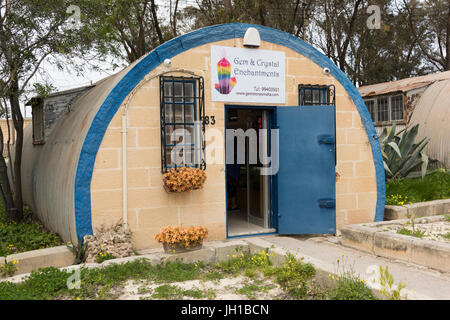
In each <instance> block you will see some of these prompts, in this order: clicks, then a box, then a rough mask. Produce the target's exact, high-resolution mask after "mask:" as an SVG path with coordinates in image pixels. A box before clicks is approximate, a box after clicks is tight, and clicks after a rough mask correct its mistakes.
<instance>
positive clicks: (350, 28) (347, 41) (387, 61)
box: [312, 0, 433, 85]
mask: <svg viewBox="0 0 450 320" xmlns="http://www.w3.org/2000/svg"><path fill="white" fill-rule="evenodd" d="M369 5H377V6H378V8H379V9H380V18H381V19H380V26H379V28H369V27H368V25H367V21H368V19H369V17H370V13H368V12H367V9H368V8H369ZM316 8H317V9H316V12H315V14H314V20H313V25H314V26H315V27H316V29H315V30H316V37H313V38H312V42H313V44H314V45H315V46H316V47H318V48H320V49H321V50H322V51H323V52H324V53H325V54H326V55H327V56H328V57H329V58H330V59H331V60H332V61H333V62H334V63H335V64H336V65H337V66H338V67H339V68H340V69H341V70H342V71H343V72H345V73H346V74H347V75H348V76H349V78H350V79H351V80H352V82H353V83H354V84H358V85H367V84H372V83H378V82H385V81H393V80H398V79H402V78H407V77H410V76H412V75H422V74H425V73H427V72H430V71H433V68H430V67H429V66H427V65H426V64H424V63H423V61H424V56H423V53H422V52H421V50H420V48H419V46H418V43H417V41H416V40H415V38H414V37H413V35H412V34H411V32H410V30H409V26H408V23H407V17H406V15H405V13H404V12H403V11H402V10H399V9H396V7H395V6H394V5H393V1H392V0H377V1H367V0H319V2H318V4H317V7H316Z"/></svg>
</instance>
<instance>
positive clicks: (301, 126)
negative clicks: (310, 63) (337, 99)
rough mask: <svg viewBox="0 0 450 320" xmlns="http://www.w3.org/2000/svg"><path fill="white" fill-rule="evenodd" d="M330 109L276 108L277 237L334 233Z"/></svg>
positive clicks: (332, 145)
mask: <svg viewBox="0 0 450 320" xmlns="http://www.w3.org/2000/svg"><path fill="white" fill-rule="evenodd" d="M334 108H335V107H334V106H296V107H278V108H276V122H277V127H278V129H279V169H278V178H277V182H278V183H277V185H278V188H277V202H278V233H280V234H326V233H335V231H336V209H335V161H336V158H335V157H336V155H335V148H336V147H335V114H334ZM272 148H273V147H272Z"/></svg>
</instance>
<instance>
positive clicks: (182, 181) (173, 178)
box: [163, 167, 206, 193]
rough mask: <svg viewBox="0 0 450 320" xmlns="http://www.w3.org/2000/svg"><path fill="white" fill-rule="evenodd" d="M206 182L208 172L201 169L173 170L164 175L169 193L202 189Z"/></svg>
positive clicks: (165, 185)
mask: <svg viewBox="0 0 450 320" xmlns="http://www.w3.org/2000/svg"><path fill="white" fill-rule="evenodd" d="M205 180H206V172H205V170H202V169H199V168H190V167H180V168H172V169H170V170H169V171H168V172H167V173H165V174H164V175H163V184H164V189H165V190H166V191H167V192H169V193H173V192H185V191H192V190H196V189H201V188H202V187H203V185H204V183H205Z"/></svg>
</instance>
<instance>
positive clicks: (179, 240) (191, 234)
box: [155, 226, 208, 249]
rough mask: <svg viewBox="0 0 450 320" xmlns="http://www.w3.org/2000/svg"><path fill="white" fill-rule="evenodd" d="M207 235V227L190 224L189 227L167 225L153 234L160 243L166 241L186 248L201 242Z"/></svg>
mask: <svg viewBox="0 0 450 320" xmlns="http://www.w3.org/2000/svg"><path fill="white" fill-rule="evenodd" d="M207 236H208V229H206V228H205V227H202V226H198V227H195V226H191V227H189V228H183V227H181V226H167V227H164V228H162V229H161V231H160V232H159V233H157V234H156V235H155V239H156V240H157V241H158V242H160V243H167V244H169V245H176V246H180V247H182V248H186V249H187V248H191V247H194V246H196V245H197V244H201V243H203V240H204V239H205V238H206V237H207Z"/></svg>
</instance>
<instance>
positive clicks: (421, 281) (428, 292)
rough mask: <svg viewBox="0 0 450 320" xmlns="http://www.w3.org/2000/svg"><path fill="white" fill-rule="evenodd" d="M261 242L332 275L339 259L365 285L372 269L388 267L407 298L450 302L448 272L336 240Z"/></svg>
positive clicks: (276, 239)
mask: <svg viewBox="0 0 450 320" xmlns="http://www.w3.org/2000/svg"><path fill="white" fill-rule="evenodd" d="M261 239H263V240H265V241H268V242H270V243H272V244H274V245H276V246H278V247H283V248H284V249H286V250H287V251H289V252H291V253H293V254H295V255H296V256H302V257H304V258H305V261H306V262H311V263H313V264H314V265H315V266H316V267H317V268H321V269H322V270H326V271H327V272H330V273H336V271H337V259H338V258H339V259H340V265H341V266H342V264H343V263H344V264H345V266H346V267H345V269H346V270H350V269H351V270H353V271H354V273H355V274H359V276H360V278H361V279H363V280H365V281H366V282H367V281H369V280H370V278H371V277H373V273H372V274H371V273H370V271H371V270H373V269H375V267H373V266H380V265H381V266H383V267H385V266H388V267H389V272H390V273H391V274H392V275H393V277H394V282H395V284H398V283H400V282H403V283H405V284H406V292H407V295H408V299H421V300H429V299H431V300H442V299H445V300H449V299H450V274H449V273H441V272H439V271H435V270H432V269H429V268H426V267H421V266H418V265H413V264H410V263H407V262H404V261H399V260H390V259H386V258H383V257H379V256H375V255H372V254H369V253H364V252H361V251H358V250H355V249H352V248H348V247H344V246H342V245H339V241H338V238H337V237H301V236H295V237H285V236H266V237H261ZM342 254H344V256H342ZM341 270H342V269H341ZM402 292H403V291H402Z"/></svg>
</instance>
